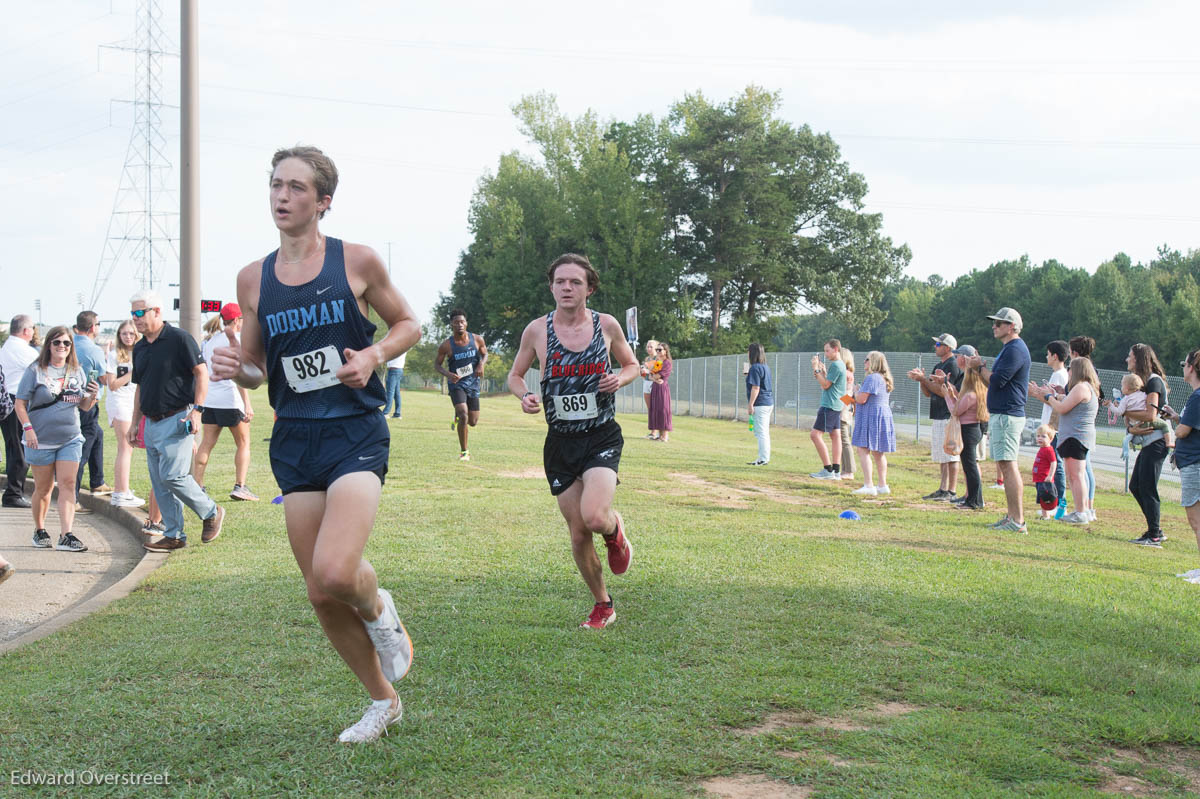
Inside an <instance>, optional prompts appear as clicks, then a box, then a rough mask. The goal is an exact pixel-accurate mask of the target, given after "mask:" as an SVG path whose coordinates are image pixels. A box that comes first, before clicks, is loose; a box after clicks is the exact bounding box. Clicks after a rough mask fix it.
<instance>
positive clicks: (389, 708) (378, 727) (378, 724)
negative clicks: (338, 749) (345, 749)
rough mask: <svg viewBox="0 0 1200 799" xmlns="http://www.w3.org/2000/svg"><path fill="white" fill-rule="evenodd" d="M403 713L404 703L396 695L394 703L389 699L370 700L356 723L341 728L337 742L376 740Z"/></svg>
mask: <svg viewBox="0 0 1200 799" xmlns="http://www.w3.org/2000/svg"><path fill="white" fill-rule="evenodd" d="M403 715H404V704H403V703H402V702H401V701H400V697H396V704H395V705H393V704H392V700H390V699H380V700H379V701H378V702H372V703H371V706H370V707H368V708H367V712H366V713H363V717H362V718H361V719H359V721H358V723H357V724H355V725H353V726H352V727H347V728H346V729H344V730H342V734H341V735H339V736H338V743H343V744H361V743H368V742H370V741H378V740H379V739H380V737H382V736H384V735H387V728H388V727H389V726H390V725H392V724H396V723H397V722H399V721H400V717H401V716H403Z"/></svg>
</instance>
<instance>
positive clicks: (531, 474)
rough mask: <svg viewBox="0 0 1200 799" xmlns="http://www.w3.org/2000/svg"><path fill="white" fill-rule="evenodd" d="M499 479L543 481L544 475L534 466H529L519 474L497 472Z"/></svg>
mask: <svg viewBox="0 0 1200 799" xmlns="http://www.w3.org/2000/svg"><path fill="white" fill-rule="evenodd" d="M497 474H498V475H500V476H501V477H511V478H512V479H514V480H544V479H545V478H546V473H545V472H544V471H542V470H541V469H539V468H537V467H536V466H530V467H529V468H528V469H523V470H521V471H519V472H497Z"/></svg>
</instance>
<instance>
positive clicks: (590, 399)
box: [554, 392, 599, 421]
mask: <svg viewBox="0 0 1200 799" xmlns="http://www.w3.org/2000/svg"><path fill="white" fill-rule="evenodd" d="M597 413H599V408H597V406H596V394H595V392H590V393H587V394H562V395H555V397H554V417H555V418H556V419H561V420H563V421H575V420H578V419H595V418H596V415H597Z"/></svg>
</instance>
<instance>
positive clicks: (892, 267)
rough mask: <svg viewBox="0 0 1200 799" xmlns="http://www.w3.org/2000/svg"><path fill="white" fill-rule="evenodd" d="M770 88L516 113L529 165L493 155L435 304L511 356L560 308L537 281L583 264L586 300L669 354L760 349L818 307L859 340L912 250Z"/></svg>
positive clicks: (548, 99) (541, 105)
mask: <svg viewBox="0 0 1200 799" xmlns="http://www.w3.org/2000/svg"><path fill="white" fill-rule="evenodd" d="M779 105H780V98H779V95H778V94H775V93H771V92H767V91H765V90H763V89H761V88H759V87H755V86H751V87H748V88H747V89H746V90H745V91H744V92H742V93H741V94H740V95H738V96H737V97H734V98H733V99H731V100H729V101H727V102H723V103H713V102H712V101H710V100H709V99H707V98H706V97H704V96H703V95H702V94H692V95H687V96H686V97H685V98H684V99H683V100H681V101H679V102H677V103H675V104H674V105H673V106H672V107H671V108H670V110H669V112H668V113H667V114H666V115H665V116H663V117H662V118H659V119H656V118H655V117H653V116H652V115H649V114H647V115H642V116H639V117H638V118H637V119H635V120H632V121H616V120H612V121H608V122H604V123H602V122H601V121H600V119H599V118H598V117H597V116H596V115H595V114H594V113H593V112H588V113H585V114H584V115H582V116H580V117H579V118H577V119H569V118H567V117H566V116H564V115H563V114H562V113H561V112H560V111H559V110H558V107H557V104H556V102H555V99H554V97H552V96H550V95H547V94H538V95H533V96H528V97H525V98H523V99H522V100H521V101H520V102H519V103H517V104H516V105H515V106H514V108H513V112H514V114H515V115H516V117H517V119H518V120H519V122H520V125H521V128H522V131H523V132H524V134H525V135H526V136H527V137H528V139H529V140H530V142H531V143H532V144H533V145H534V147H535V148H536V150H537V153H538V155H537V157H530V156H526V155H522V154H520V153H517V152H512V153H507V154H505V155H503V156H501V158H500V161H499V165H498V167H497V169H496V172H495V174H488V175H485V176H483V177H482V178H481V179H480V181H479V184H478V186H477V189H476V191H475V194H474V197H473V199H472V202H471V208H470V214H469V224H470V228H471V232H472V237H473V238H472V241H471V243H470V245H469V246H468V247H467V248H466V250H465V251H464V252H463V253H462V255H461V257H460V260H459V264H458V267H457V269H456V272H455V275H454V278H453V280H452V283H451V286H450V289H449V291H448V292H446V293H445V294H443V296H442V298H441V301H440V303H439V304H438V306H437V307H436V309H435V314H436V316H437V317H438V319H439V320H442V319H444V318H445V317H446V315H447V314H448V312H449V311H450V309H451V308H454V307H461V308H462V309H464V310H465V311H466V313H467V318H468V319H469V320H470V323H471V327H472V329H473V330H475V331H477V332H479V333H481V334H483V335H484V336H485V337H486V338H487V340H488V341H489V342H492V343H493V344H494V346H496V347H497V348H498V349H502V350H510V349H512V348H514V347H515V345H516V344H517V342H518V340H519V338H520V334H521V331H522V329H523V328H524V326H525V324H526V323H527V322H528V321H529V320H530V319H531V318H533V317H535V316H537V315H538V314H541V313H544V312H545V311H546V310H547V309H548V307H549V305H550V296H549V293H548V291H547V288H546V275H545V270H546V267H547V266H548V265H549V263H550V262H551V261H552V260H553V259H554V258H555V257H557V256H558V255H560V254H562V253H564V252H579V253H583V254H585V255H587V256H588V258H589V259H590V260H591V261H592V263H593V265H594V266H595V267H596V268H597V271H598V272H599V273H600V278H601V285H600V288H599V290H598V291H597V292H596V293H595V294H594V295H593V297H592V299H591V300H590V301H589V304H590V305H591V307H593V308H595V309H597V310H600V311H604V312H607V313H611V314H613V315H614V316H616V317H617V318H618V319H624V312H625V309H626V308H628V307H630V306H637V307H638V315H639V328H640V332H641V334H642V336H643V337H644V338H651V337H653V338H659V339H663V340H665V341H668V342H670V344H671V346H672V350H673V352H674V353H676V354H677V355H681V356H686V355H692V354H707V353H712V352H722V351H730V350H733V349H742V348H744V347H745V346H746V344H747V343H748V342H749V341H750V340H752V339H758V340H767V339H768V338H769V336H770V334H771V331H772V330H773V328H774V325H775V324H776V323H775V322H774V321H773V320H772V317H774V316H778V315H780V314H787V313H790V312H792V311H793V310H794V309H795V308H796V307H797V305H798V304H799V303H803V304H806V305H809V306H819V307H821V308H823V309H825V310H826V312H827V313H828V314H830V315H831V316H832V317H833V318H836V319H838V320H840V322H841V323H842V324H843V325H845V326H846V327H847V328H849V329H852V330H856V331H859V332H860V333H861V334H862V335H867V334H868V333H869V331H870V329H871V328H872V327H874V326H875V325H877V324H879V323H880V322H881V321H883V319H884V312H883V311H882V310H880V303H881V302H882V300H883V297H884V290H885V287H886V286H887V285H888V283H889V282H891V281H894V280H896V279H898V278H899V277H900V275H901V274H902V273H903V270H904V268H905V266H907V264H908V262H909V259H910V253H909V250H908V248H907V247H906V246H903V245H900V246H897V245H894V244H893V243H892V241H891V240H890V239H888V238H887V237H886V236H883V235H882V233H881V232H880V229H881V227H882V218H881V217H880V215H878V214H868V213H865V212H864V211H863V210H862V209H863V198H864V197H865V196H866V192H867V183H866V180H865V179H864V178H863V176H862V175H859V174H857V173H855V172H853V171H852V170H851V169H850V167H849V165H848V164H846V162H845V161H844V160H842V159H841V155H840V150H839V148H838V146H837V144H836V143H835V142H834V141H833V139H832V138H830V137H829V136H828V135H827V134H818V133H814V132H813V131H811V130H810V129H809V128H808V126H799V127H797V126H793V125H792V124H790V123H788V122H786V121H783V120H781V119H779V118H778V117H777V113H778V110H779Z"/></svg>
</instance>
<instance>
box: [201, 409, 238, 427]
mask: <svg viewBox="0 0 1200 799" xmlns="http://www.w3.org/2000/svg"><path fill="white" fill-rule="evenodd" d="M244 421H246V416H245V414H243V413H242V412H241V411H239V410H238V409H237V408H205V409H204V410H203V411H202V412H201V413H200V423H201V424H215V425H216V426H217V427H237V426H238V425H239V424H241V423H242V422H244Z"/></svg>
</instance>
